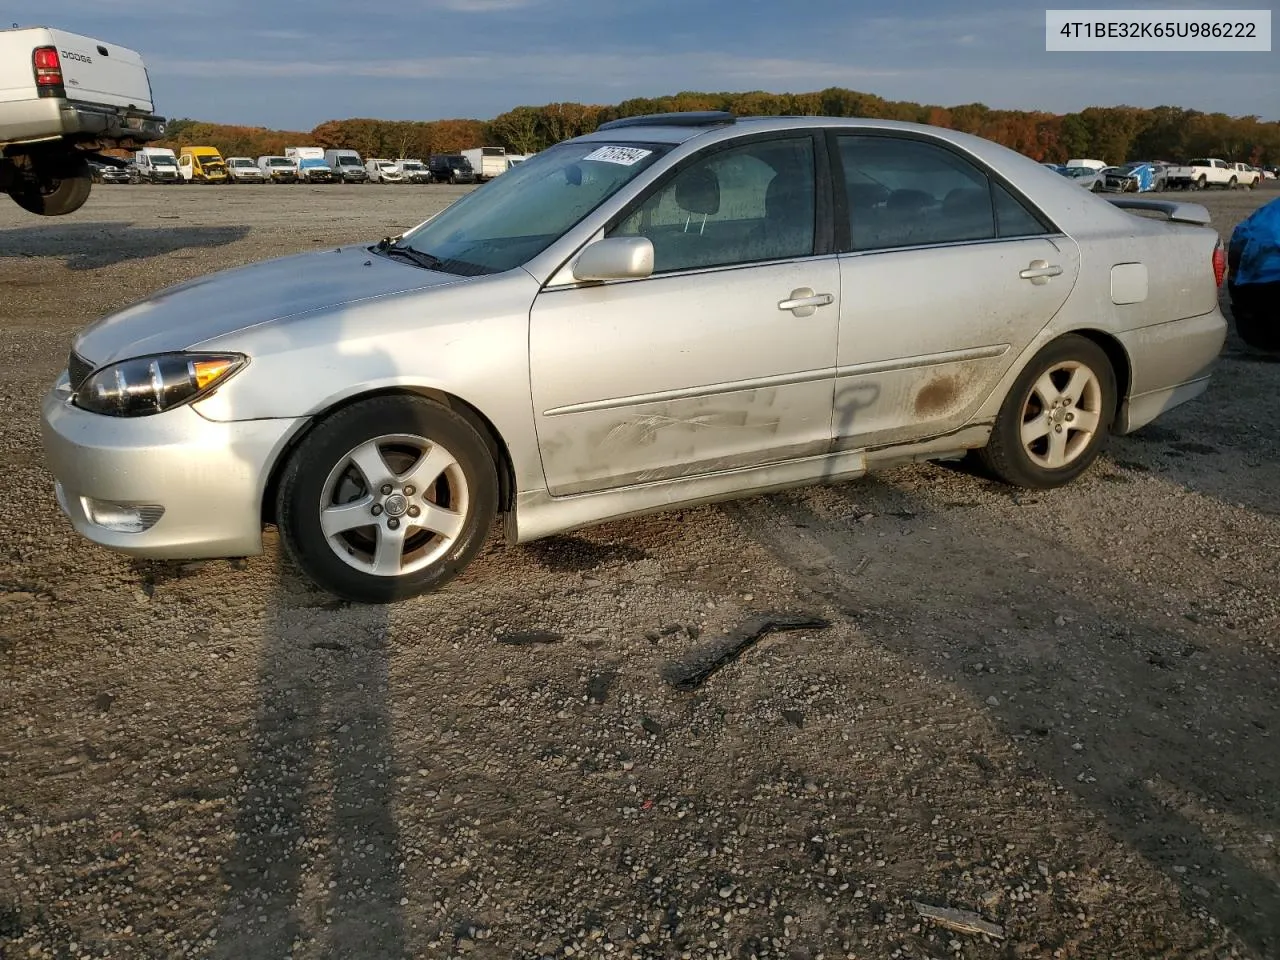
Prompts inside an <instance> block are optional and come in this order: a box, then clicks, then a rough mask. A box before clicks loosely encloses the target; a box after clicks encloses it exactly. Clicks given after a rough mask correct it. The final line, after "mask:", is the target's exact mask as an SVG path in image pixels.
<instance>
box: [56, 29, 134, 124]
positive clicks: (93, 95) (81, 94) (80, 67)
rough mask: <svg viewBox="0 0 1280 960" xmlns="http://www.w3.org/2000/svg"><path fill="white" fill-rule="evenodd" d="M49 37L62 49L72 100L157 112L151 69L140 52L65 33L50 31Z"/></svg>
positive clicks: (63, 31)
mask: <svg viewBox="0 0 1280 960" xmlns="http://www.w3.org/2000/svg"><path fill="white" fill-rule="evenodd" d="M49 35H50V36H51V37H52V38H53V43H54V46H56V47H57V48H58V59H59V60H60V61H61V62H62V77H63V84H64V86H65V87H66V91H67V99H68V100H80V101H83V102H85V103H97V104H105V105H107V106H112V107H123V108H132V109H134V110H139V111H142V112H144V113H152V112H153V111H154V110H155V105H154V104H153V103H152V102H151V82H150V80H149V79H148V77H147V67H146V64H145V63H143V61H142V56H141V55H140V54H139V53H137V51H134V50H130V49H129V48H128V47H121V46H117V45H116V44H112V43H103V42H102V41H100V40H95V39H93V38H92V37H85V36H81V35H80V34H77V33H68V32H67V31H65V30H53V29H50V30H49Z"/></svg>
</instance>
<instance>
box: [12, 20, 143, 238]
mask: <svg viewBox="0 0 1280 960" xmlns="http://www.w3.org/2000/svg"><path fill="white" fill-rule="evenodd" d="M164 130H165V122H164V118H163V117H158V116H156V115H155V113H154V106H153V104H152V101H151V80H150V78H149V77H148V76H147V68H146V64H144V63H143V61H142V57H141V56H140V55H139V54H137V53H136V52H134V51H133V50H129V49H127V48H125V47H117V46H116V45H114V44H107V43H103V42H102V41H100V40H94V39H92V38H90V37H82V36H79V35H78V34H74V33H67V32H66V31H64V30H55V29H53V28H51V27H16V28H13V29H9V30H0V193H8V194H9V196H11V197H12V198H13V199H14V201H15V202H16V203H17V204H18V206H20V207H22V208H23V209H24V210H28V211H30V212H31V213H36V214H40V215H41V216H46V217H55V216H60V215H61V214H65V213H71V212H72V211H74V210H78V209H79V208H80V207H81V206H83V205H84V202H85V201H86V200H87V199H89V191H90V189H91V188H92V183H93V181H92V174H91V171H90V168H89V161H90V160H94V161H97V162H99V163H107V164H111V165H113V166H114V165H117V164H120V163H121V161H119V160H117V159H115V158H114V157H108V156H104V155H102V154H101V153H99V151H102V150H107V149H111V148H124V149H129V150H133V149H137V148H139V147H141V146H143V145H144V144H146V143H148V142H150V141H152V140H158V139H160V138H161V137H163V136H164Z"/></svg>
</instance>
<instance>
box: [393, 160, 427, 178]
mask: <svg viewBox="0 0 1280 960" xmlns="http://www.w3.org/2000/svg"><path fill="white" fill-rule="evenodd" d="M395 168H396V169H397V170H399V171H400V178H401V179H402V180H404V182H405V183H430V182H431V171H430V170H428V169H427V165H426V164H425V163H423V162H422V161H421V160H411V159H405V158H403V157H402V158H401V159H399V160H397V161H396V162H395Z"/></svg>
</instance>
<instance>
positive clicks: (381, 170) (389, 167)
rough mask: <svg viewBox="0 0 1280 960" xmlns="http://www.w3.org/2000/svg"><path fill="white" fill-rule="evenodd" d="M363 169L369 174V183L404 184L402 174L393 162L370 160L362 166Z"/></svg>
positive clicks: (381, 159)
mask: <svg viewBox="0 0 1280 960" xmlns="http://www.w3.org/2000/svg"><path fill="white" fill-rule="evenodd" d="M364 169H365V172H366V173H368V174H369V182H370V183H404V174H402V173H401V172H400V168H399V167H397V166H396V164H395V161H394V160H387V159H384V158H379V159H375V160H370V161H368V162H367V163H366V164H365V165H364Z"/></svg>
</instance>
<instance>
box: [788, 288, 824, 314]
mask: <svg viewBox="0 0 1280 960" xmlns="http://www.w3.org/2000/svg"><path fill="white" fill-rule="evenodd" d="M835 300H836V298H835V297H833V296H832V295H831V294H829V293H814V292H813V288H812V287H799V288H797V289H795V290H792V291H791V296H790V297H788V298H787V299H786V300H779V301H778V309H779V310H790V311H791V312H792V313H793V314H794V315H795V316H797V317H811V316H813V313H814V311H815V310H817V309H818V307H825V306H827V305H829V304H832V303H835Z"/></svg>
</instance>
